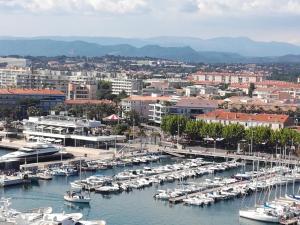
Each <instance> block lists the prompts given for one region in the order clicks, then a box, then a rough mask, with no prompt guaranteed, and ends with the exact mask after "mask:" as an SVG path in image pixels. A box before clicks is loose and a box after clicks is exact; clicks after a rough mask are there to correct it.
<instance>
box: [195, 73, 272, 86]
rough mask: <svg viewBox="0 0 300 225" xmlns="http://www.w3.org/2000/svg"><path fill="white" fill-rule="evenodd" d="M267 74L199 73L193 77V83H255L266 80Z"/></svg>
mask: <svg viewBox="0 0 300 225" xmlns="http://www.w3.org/2000/svg"><path fill="white" fill-rule="evenodd" d="M267 77H268V74H267V73H264V72H257V73H253V72H239V73H230V72H202V71H199V72H197V73H196V74H194V75H193V79H194V81H200V82H213V83H225V84H232V83H256V82H262V81H264V80H266V79H267Z"/></svg>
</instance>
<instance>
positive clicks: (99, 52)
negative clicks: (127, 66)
mask: <svg viewBox="0 0 300 225" xmlns="http://www.w3.org/2000/svg"><path fill="white" fill-rule="evenodd" d="M0 55H22V56H26V55H30V56H58V55H66V56H104V55H120V56H131V57H153V58H161V59H171V60H181V61H186V62H211V63H213V62H228V63H229V62H234V61H236V60H237V59H239V58H243V57H241V56H239V55H237V54H231V53H218V52H197V51H195V50H194V49H192V48H190V47H160V46H158V45H146V46H143V47H141V48H137V47H133V46H131V45H127V44H122V45H106V46H104V45H98V44H94V43H88V42H83V41H54V40H49V39H36V40H25V39H18V40H0Z"/></svg>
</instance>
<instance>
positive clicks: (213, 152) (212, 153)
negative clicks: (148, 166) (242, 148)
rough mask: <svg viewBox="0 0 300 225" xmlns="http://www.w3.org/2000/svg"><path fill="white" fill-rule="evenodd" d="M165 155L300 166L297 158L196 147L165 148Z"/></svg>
mask: <svg viewBox="0 0 300 225" xmlns="http://www.w3.org/2000/svg"><path fill="white" fill-rule="evenodd" d="M162 151H163V152H164V153H165V154H169V155H173V156H176V157H179V156H181V157H185V156H194V157H195V156H196V157H213V158H222V159H234V160H242V161H265V162H272V163H283V164H286V165H299V163H300V160H299V159H298V158H296V157H291V158H290V159H289V158H288V156H287V157H286V158H283V157H281V158H276V157H273V156H272V155H271V154H266V153H259V152H255V153H254V154H253V155H246V154H237V153H236V152H235V151H234V152H232V151H226V150H222V149H213V148H202V147H197V148H196V147H194V148H193V149H192V148H191V149H176V148H165V149H162Z"/></svg>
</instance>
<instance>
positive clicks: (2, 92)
mask: <svg viewBox="0 0 300 225" xmlns="http://www.w3.org/2000/svg"><path fill="white" fill-rule="evenodd" d="M0 95H65V94H64V93H63V92H61V91H59V90H50V89H0Z"/></svg>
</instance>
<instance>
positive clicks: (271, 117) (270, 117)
mask: <svg viewBox="0 0 300 225" xmlns="http://www.w3.org/2000/svg"><path fill="white" fill-rule="evenodd" d="M197 118H199V119H218V120H230V121H245V122H247V121H257V122H275V123H285V122H286V121H287V120H288V119H289V116H288V115H277V114H248V113H234V112H227V111H224V110H216V111H213V112H209V113H206V114H202V115H198V116H197Z"/></svg>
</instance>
